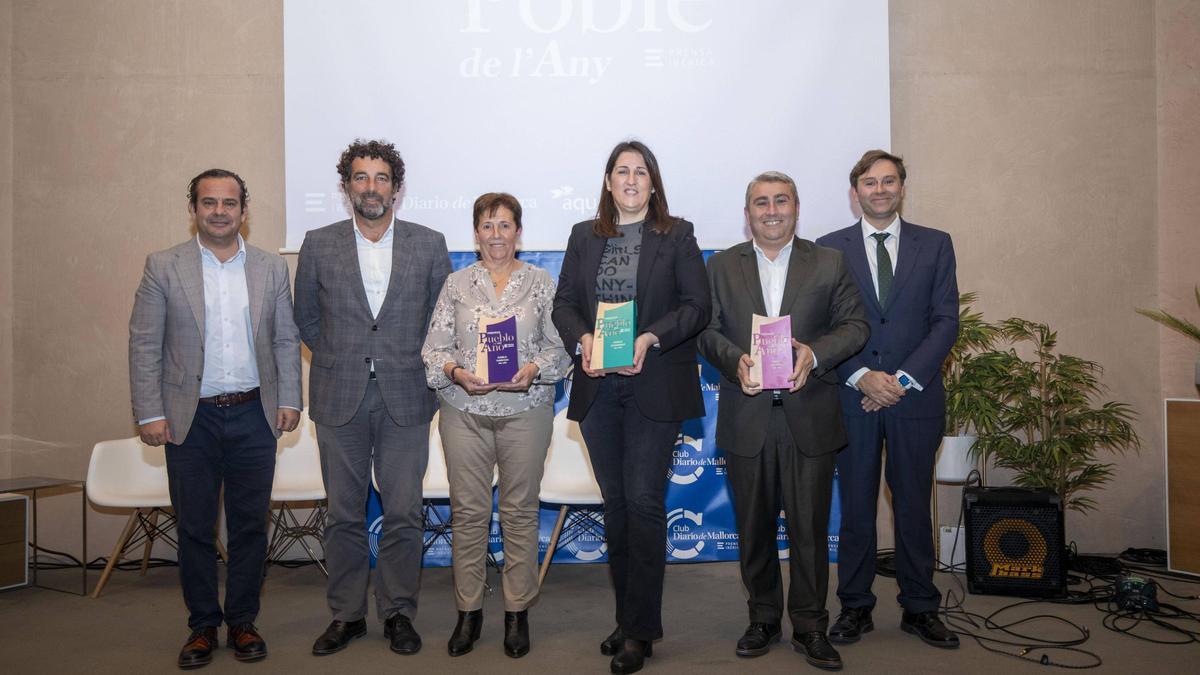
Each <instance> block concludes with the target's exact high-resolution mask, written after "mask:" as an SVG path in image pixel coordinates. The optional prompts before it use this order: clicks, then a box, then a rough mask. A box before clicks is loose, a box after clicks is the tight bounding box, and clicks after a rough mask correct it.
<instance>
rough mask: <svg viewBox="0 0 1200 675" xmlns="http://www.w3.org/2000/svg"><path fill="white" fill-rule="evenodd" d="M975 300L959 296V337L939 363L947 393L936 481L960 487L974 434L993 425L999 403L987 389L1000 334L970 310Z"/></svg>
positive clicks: (968, 468) (968, 470) (967, 468)
mask: <svg viewBox="0 0 1200 675" xmlns="http://www.w3.org/2000/svg"><path fill="white" fill-rule="evenodd" d="M977 299H978V296H977V295H976V294H975V293H963V294H962V295H960V296H959V297H958V305H959V313H958V339H957V340H955V342H954V346H953V347H952V348H951V349H950V354H949V356H947V357H946V361H945V362H944V363H943V364H942V384H943V385H944V386H945V389H946V430H945V436H944V437H943V438H942V447H941V450H940V451H939V452H938V458H937V474H936V475H937V480H939V481H941V482H943V483H961V482H964V481H966V480H967V477H968V475H969V474H970V473H971V469H973V468H975V461H974V455H973V453H972V452H971V448H972V447H973V446H974V445H975V439H976V438H977V436H976V433H977V432H978V431H980V430H987V429H991V428H993V427H994V426H995V424H996V420H997V416H998V415H999V410H1000V406H999V402H998V401H997V399H996V397H995V396H993V395H992V393H991V391H990V390H989V387H990V380H991V378H992V376H993V375H994V374H995V373H994V371H995V369H996V365H997V364H996V358H995V356H993V355H992V353H991V352H992V348H993V347H994V345H995V343H996V338H997V336H998V333H999V332H998V331H997V329H996V327H995V326H993V325H992V324H990V323H988V322H987V321H984V319H983V314H982V313H981V312H975V311H972V309H971V304H972V303H974V302H975V301H976V300H977Z"/></svg>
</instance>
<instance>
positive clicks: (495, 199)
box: [472, 192, 521, 230]
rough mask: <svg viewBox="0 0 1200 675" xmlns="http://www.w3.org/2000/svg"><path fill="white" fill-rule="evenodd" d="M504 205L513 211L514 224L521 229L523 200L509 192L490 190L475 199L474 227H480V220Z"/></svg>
mask: <svg viewBox="0 0 1200 675" xmlns="http://www.w3.org/2000/svg"><path fill="white" fill-rule="evenodd" d="M501 206H503V207H504V208H506V209H508V210H509V211H512V214H513V225H516V226H517V229H518V230H519V229H521V202H519V201H517V198H516V197H514V196H512V195H510V194H508V193H507V192H488V193H486V194H482V195H479V199H476V200H475V212H474V214H473V216H472V218H473V222H474V228H475V229H476V230H478V229H479V221H481V220H483V218H484V216H490V215H492V214H494V213H495V212H496V209H498V208H500V207H501Z"/></svg>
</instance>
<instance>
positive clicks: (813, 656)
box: [792, 630, 842, 670]
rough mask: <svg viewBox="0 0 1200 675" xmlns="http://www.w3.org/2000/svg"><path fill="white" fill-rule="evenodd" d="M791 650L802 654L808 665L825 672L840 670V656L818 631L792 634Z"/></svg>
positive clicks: (823, 634)
mask: <svg viewBox="0 0 1200 675" xmlns="http://www.w3.org/2000/svg"><path fill="white" fill-rule="evenodd" d="M792 648H793V649H795V650H796V651H798V652H800V653H801V654H804V660H805V661H808V663H809V665H812V666H816V667H818V668H823V669H825V670H841V669H842V656H841V654H838V653H837V650H836V649H834V648H833V645H831V644H829V639H828V638H826V637H825V633H822V632H821V631H819V630H813V631H809V632H807V633H792Z"/></svg>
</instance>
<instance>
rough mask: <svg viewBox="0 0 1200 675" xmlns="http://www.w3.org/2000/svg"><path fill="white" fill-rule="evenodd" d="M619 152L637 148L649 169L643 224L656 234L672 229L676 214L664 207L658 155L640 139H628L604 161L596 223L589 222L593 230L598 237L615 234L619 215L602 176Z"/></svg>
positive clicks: (664, 197) (610, 170)
mask: <svg viewBox="0 0 1200 675" xmlns="http://www.w3.org/2000/svg"><path fill="white" fill-rule="evenodd" d="M622 152H636V153H638V154H639V155H641V156H642V161H644V162H646V170H647V171H648V172H650V187H651V188H652V192H651V193H650V203H649V204H648V205H647V206H648V210H647V211H646V224H647V225H649V226H650V227H651V228H653V229H654V231H655V232H658V233H659V234H666V233H667V232H670V231H671V226H672V225H674V224H675V218H674V217H673V216H672V215H671V212H670V210H669V209H668V208H667V191H666V189H664V188H663V181H662V174H661V173H660V172H659V170H658V158H656V157H655V156H654V153H653V152H650V148H648V147H646V144H645V143H642V142H641V141H635V140H628V141H622V142H620V143H617V147H615V148H613V149H612V152H611V153H609V155H608V163H607V164H605V165H604V179H602V180H601V181H600V207H599V208H598V209H597V210H596V224H595V225H593V226H592V231H593V232H595V233H596V235H597V236H600V237H615V236H617V222H618V220H619V215H618V213H617V202H616V199H615V198H613V196H612V192H610V191H609V190H608V189H607V184H606V183H605V180H606V179H607V178H608V175H609V174H611V173H612V171H613V167H614V166H616V165H617V158H618V157H620V156H621V153H622Z"/></svg>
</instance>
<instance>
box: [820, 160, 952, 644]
mask: <svg viewBox="0 0 1200 675" xmlns="http://www.w3.org/2000/svg"><path fill="white" fill-rule="evenodd" d="M905 177H906V172H905V169H904V161H903V160H902V159H901V158H900V157H897V156H895V155H892V154H890V153H888V152H885V151H883V150H870V151H868V152H867V153H866V154H864V155H863V156H862V159H860V160H859V161H858V163H857V164H855V166H854V168H853V170H851V172H850V186H851V189H852V193H853V195H854V198H855V199H856V200H857V201H858V204H859V205H860V206H861V207H862V218H861V219H860V220H859V221H858V222H857V223H855V224H853V225H851V226H850V227H848V228H845V229H843V230H838V231H836V232H832V233H830V234H827V235H825V236H824V237H821V238H820V239H819V240H817V243H818V244H820V245H822V246H828V247H831V248H836V249H838V250H841V251H842V252H843V253H844V254H845V256H846V263H847V264H848V266H849V267H850V271H851V273H852V275H853V277H854V280H855V282H856V283H857V284H858V287H859V290H860V291H861V292H862V296H863V306H864V308H865V309H866V314H867V321H868V322H869V323H870V326H871V337H870V339H869V340H868V341H867V344H866V346H865V347H863V349H862V351H860V352H859V353H858V354H857V355H855V356H853V357H851V358H850V359H849V360H847V361H845V362H844V363H842V364H841V365H840V366H839V367H838V375H839V377H840V378H841V379H842V382H843V386H842V387H841V388H840V390H841V400H842V414H843V415H844V417H845V422H846V434H847V437H848V439H849V445H848V447H846V448H845V449H844V450H842V451H841V452H840V453H839V454H838V458H837V468H838V480H839V483H838V488H839V491H840V494H841V517H842V530H841V537H840V540H839V544H838V598H839V599H840V600H841V603H842V611H841V614H840V615H839V617H838V620H837V621H836V622H835V623H834V625H833V626H832V627H831V628H830V629H829V639H830V641H831V642H834V643H838V644H848V643H852V642H857V641H858V640H859V639H860V638H861V637H862V635H863V634H864V633H867V632H869V631H871V630H872V629H874V627H875V626H874V623H873V622H872V621H871V610H872V609H873V608H874V606H875V595H874V594H873V593H872V592H871V583H872V581H873V580H874V578H875V557H876V533H875V509H876V504H877V501H878V495H879V473H880V464H881V463H883V448H884V446H886V447H887V462H886V467H885V469H884V470H885V476H886V478H887V483H888V487H889V488H891V491H892V507H893V511H894V513H895V520H894V527H895V534H896V581H897V583H898V584H899V586H900V595H899V597H898V600H899V602H900V605H901V607H903V609H904V614H903V617H902V619H901V623H900V627H901V629H903V630H904V631H905V632H908V633H913V634H915V635H917V636H918V637H920V638H921V639H922V640H924V641H925V642H926V643H928V644H931V645H933V646H935V647H943V648H954V647H957V646H958V637H957V636H956V635H955V634H954V633H952V632H950V631H949V630H947V628H946V626H945V625H943V624H942V622H941V620H939V619H938V613H937V610H938V605H939V603H940V602H941V594H940V593H939V592H938V589H937V587H936V586H935V585H934V584H933V567H934V553H933V523H932V521H931V518H930V514H929V510H930V509H929V503H930V497H931V492H932V490H933V464H934V457H935V455H936V453H937V449H938V445H939V443H940V442H941V438H942V427H943V425H944V419H945V413H946V393H945V390H944V389H943V387H942V375H941V368H942V362H943V361H945V360H946V355H947V354H949V352H950V347H951V346H952V345H953V344H954V341H955V340H956V339H957V337H958V282H957V281H956V280H955V262H954V246H953V244H952V243H951V241H950V235H948V234H946V233H945V232H941V231H939V230H934V229H930V228H927V227H921V226H920V225H916V224H914V223H910V222H908V221H906V220H904V219H902V218H901V217H900V205H901V203H902V202H903V200H904V180H905Z"/></svg>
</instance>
